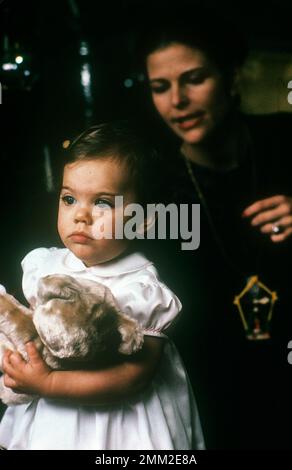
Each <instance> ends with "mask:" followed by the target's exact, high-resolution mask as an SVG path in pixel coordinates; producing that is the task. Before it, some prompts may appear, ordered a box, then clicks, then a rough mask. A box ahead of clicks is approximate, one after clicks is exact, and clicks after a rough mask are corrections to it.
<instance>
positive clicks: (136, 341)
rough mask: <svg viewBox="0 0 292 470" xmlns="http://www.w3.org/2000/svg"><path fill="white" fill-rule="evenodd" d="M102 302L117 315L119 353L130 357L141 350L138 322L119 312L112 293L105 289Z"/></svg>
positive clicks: (140, 334) (141, 343)
mask: <svg viewBox="0 0 292 470" xmlns="http://www.w3.org/2000/svg"><path fill="white" fill-rule="evenodd" d="M104 302H105V303H106V305H108V306H110V307H111V308H112V309H114V310H115V312H116V315H117V324H118V332H119V334H120V336H121V344H120V346H119V352H120V353H121V354H128V355H130V354H133V353H135V352H136V351H138V350H139V349H141V348H142V345H143V342H144V337H143V333H142V330H141V328H140V326H139V324H138V322H137V321H136V320H134V319H133V318H131V317H129V316H128V315H126V314H124V313H123V312H121V311H120V309H119V307H118V305H117V303H116V300H115V298H114V296H113V294H112V292H111V291H110V289H108V288H107V287H106V288H105V296H104Z"/></svg>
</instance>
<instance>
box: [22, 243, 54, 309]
mask: <svg viewBox="0 0 292 470" xmlns="http://www.w3.org/2000/svg"><path fill="white" fill-rule="evenodd" d="M49 253H50V250H49V249H48V248H36V249H35V250H32V251H30V252H29V253H28V254H27V255H26V256H25V257H24V258H23V260H22V262H21V266H22V270H23V277H22V290H23V293H24V295H25V298H26V299H27V301H28V302H29V304H30V305H31V306H32V307H33V306H34V304H35V299H36V290H37V284H38V281H39V279H40V277H42V274H41V269H42V266H43V264H44V262H45V260H46V259H47V257H48V255H49Z"/></svg>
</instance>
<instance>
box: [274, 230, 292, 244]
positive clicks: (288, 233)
mask: <svg viewBox="0 0 292 470" xmlns="http://www.w3.org/2000/svg"><path fill="white" fill-rule="evenodd" d="M291 235H292V227H289V228H287V229H286V230H285V231H284V232H283V233H278V234H273V235H271V237H270V238H271V240H272V241H273V242H274V243H279V242H283V241H284V240H286V239H287V238H289V237H290V236H291Z"/></svg>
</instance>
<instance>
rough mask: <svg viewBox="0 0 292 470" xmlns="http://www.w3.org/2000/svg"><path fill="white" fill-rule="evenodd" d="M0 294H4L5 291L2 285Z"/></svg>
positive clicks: (0, 285)
mask: <svg viewBox="0 0 292 470" xmlns="http://www.w3.org/2000/svg"><path fill="white" fill-rule="evenodd" d="M0 294H6V289H5V287H4V286H2V284H0Z"/></svg>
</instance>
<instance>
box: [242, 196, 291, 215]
mask: <svg viewBox="0 0 292 470" xmlns="http://www.w3.org/2000/svg"><path fill="white" fill-rule="evenodd" d="M286 199H287V198H286V196H283V195H280V196H272V197H268V198H265V199H261V200H260V201H256V202H254V203H253V204H251V205H250V206H248V207H247V208H246V209H245V210H244V211H243V214H242V215H243V217H251V216H253V215H255V214H257V213H258V212H261V211H265V210H268V209H272V208H273V207H276V206H278V205H279V204H282V203H283V202H285V200H286Z"/></svg>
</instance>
